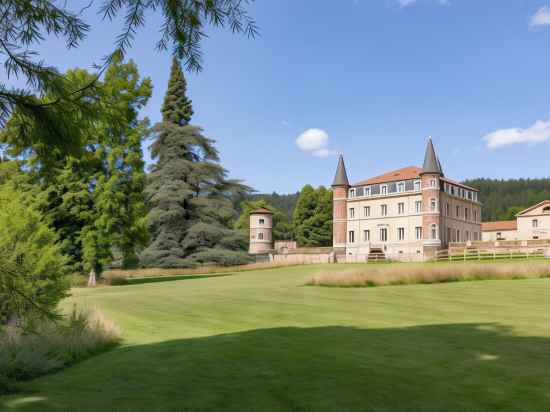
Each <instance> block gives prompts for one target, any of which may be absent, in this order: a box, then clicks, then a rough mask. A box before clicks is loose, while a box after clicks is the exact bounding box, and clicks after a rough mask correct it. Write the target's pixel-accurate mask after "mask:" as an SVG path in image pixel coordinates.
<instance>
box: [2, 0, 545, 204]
mask: <svg viewBox="0 0 550 412" xmlns="http://www.w3.org/2000/svg"><path fill="white" fill-rule="evenodd" d="M87 3H88V0H85V1H80V0H74V1H73V0H72V1H71V2H69V4H71V7H74V9H75V10H76V9H78V8H79V6H80V5H85V4H87ZM73 4H74V5H73ZM250 12H251V14H253V16H254V17H255V18H256V20H257V23H258V24H259V26H260V30H261V36H260V37H258V38H257V39H255V40H249V39H247V38H245V37H241V36H235V35H232V34H231V33H229V32H226V31H223V30H212V31H211V32H210V38H209V39H207V40H206V41H205V42H204V44H203V50H204V58H205V59H204V65H205V69H204V71H203V72H201V73H200V74H193V73H187V79H188V82H189V95H190V97H191V99H192V100H193V105H194V110H195V116H194V119H193V123H194V124H197V125H200V126H202V127H203V128H204V130H205V134H206V135H207V136H209V137H211V138H213V139H215V140H216V141H217V147H218V149H219V150H220V153H221V157H222V163H223V165H224V166H225V167H226V168H227V169H228V170H229V171H230V175H231V177H235V178H241V179H244V180H245V181H246V182H247V183H248V184H249V185H251V186H253V187H254V188H255V189H257V190H258V191H260V192H271V191H277V192H279V193H288V192H293V191H296V190H298V189H300V187H302V186H303V185H304V184H306V183H310V184H313V185H321V184H324V185H330V183H331V181H332V177H333V174H334V169H335V166H336V160H337V159H336V154H337V153H340V152H341V153H343V154H344V158H345V161H346V165H347V168H348V173H349V175H350V180H352V181H358V180H362V179H365V178H368V177H370V176H373V175H376V174H380V173H382V172H385V171H388V170H391V169H394V168H399V167H403V166H408V165H419V164H421V162H422V156H423V153H424V146H425V140H426V137H427V136H428V135H431V136H432V137H433V139H434V143H435V146H436V149H437V151H438V154H439V156H440V158H441V161H442V164H443V167H444V169H445V171H446V174H447V175H448V176H449V177H451V178H454V179H460V180H461V179H466V178H472V177H494V178H511V177H543V176H544V177H546V176H550V169H549V168H548V160H549V159H550V121H549V119H550V74H549V73H550V0H546V1H545V0H542V1H541V0H539V1H530V0H524V1H515V0H509V1H502V0H484V1H479V0H448V1H444V0H416V1H414V0H315V1H314V0H300V1H297V0H257V1H256V2H255V3H254V4H253V5H252V7H251V8H250ZM85 18H86V19H87V20H88V21H89V22H90V23H92V25H93V30H92V32H91V33H90V34H89V36H88V38H87V40H86V41H85V42H84V43H83V44H82V45H81V47H80V48H79V49H78V50H75V51H70V52H67V51H66V50H65V49H64V48H63V46H62V44H60V42H56V41H48V42H47V43H46V44H44V45H43V47H41V48H40V51H41V53H42V56H43V57H44V58H45V59H46V60H47V61H48V62H50V63H54V64H56V65H57V66H58V67H60V68H61V69H67V68H70V67H75V66H80V67H91V65H92V63H94V62H98V61H99V60H100V59H101V57H102V56H103V55H105V54H106V53H107V52H108V51H109V50H110V49H111V48H112V45H113V42H114V39H115V36H116V34H117V33H118V30H119V29H120V26H118V25H115V24H112V23H106V22H102V21H101V19H100V18H99V17H98V16H96V15H95V14H93V13H92V12H91V11H88V12H87V13H86V14H85ZM159 21H160V20H159V18H158V17H157V16H150V19H149V21H148V25H147V27H146V28H145V29H143V30H142V31H141V33H140V34H139V35H138V36H137V38H136V41H135V44H134V47H133V49H132V50H131V51H130V53H129V57H131V58H133V59H134V60H135V61H136V62H137V64H138V66H139V69H140V72H141V74H142V75H143V76H150V77H151V78H152V80H153V84H154V88H155V89H154V95H153V97H152V99H151V100H150V102H149V104H148V106H147V108H146V110H144V112H143V114H144V115H147V116H149V117H150V119H151V120H152V121H157V120H159V118H160V105H161V103H162V98H163V95H164V92H165V90H166V83H167V78H168V73H169V66H170V56H169V55H168V54H163V53H158V52H157V51H155V48H154V44H155V41H156V39H157V38H158V34H157V31H156V30H157V29H158V24H159ZM0 77H4V73H3V72H2V73H0ZM309 129H313V130H309ZM304 132H306V133H305V134H304ZM303 134H304V135H303ZM301 135H303V136H302V137H301V138H300V140H299V141H298V143H299V144H297V139H298V138H299V136H301Z"/></svg>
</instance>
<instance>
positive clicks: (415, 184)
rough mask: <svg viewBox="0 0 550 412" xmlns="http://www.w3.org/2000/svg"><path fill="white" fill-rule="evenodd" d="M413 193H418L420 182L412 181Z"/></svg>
mask: <svg viewBox="0 0 550 412" xmlns="http://www.w3.org/2000/svg"><path fill="white" fill-rule="evenodd" d="M414 191H415V192H420V180H415V181H414Z"/></svg>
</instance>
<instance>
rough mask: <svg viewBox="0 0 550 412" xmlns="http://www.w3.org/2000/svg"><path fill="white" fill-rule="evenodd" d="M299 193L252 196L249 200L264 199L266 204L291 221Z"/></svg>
mask: <svg viewBox="0 0 550 412" xmlns="http://www.w3.org/2000/svg"><path fill="white" fill-rule="evenodd" d="M299 195H300V192H296V193H290V194H288V195H280V194H278V193H275V192H273V193H272V194H265V193H264V194H260V193H258V194H253V195H250V199H251V200H258V199H264V200H265V201H266V202H267V203H269V204H270V205H271V206H273V207H274V208H276V209H279V210H280V211H281V212H283V213H285V214H286V215H287V216H288V217H289V218H290V219H292V213H293V212H294V208H295V207H296V202H297V201H298V196H299Z"/></svg>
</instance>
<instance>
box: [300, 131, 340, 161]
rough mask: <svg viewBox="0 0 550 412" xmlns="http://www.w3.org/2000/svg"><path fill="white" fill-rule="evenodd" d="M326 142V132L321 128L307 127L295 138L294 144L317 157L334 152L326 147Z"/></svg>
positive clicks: (327, 141)
mask: <svg viewBox="0 0 550 412" xmlns="http://www.w3.org/2000/svg"><path fill="white" fill-rule="evenodd" d="M328 143H329V137H328V133H327V132H325V131H324V130H321V129H307V130H306V131H305V132H303V133H302V134H301V135H300V136H298V138H297V139H296V145H297V146H298V148H299V149H300V150H302V151H304V152H308V153H311V154H312V155H313V156H317V157H327V156H331V155H333V154H336V152H335V151H334V150H331V149H329V148H328V147H327V146H328Z"/></svg>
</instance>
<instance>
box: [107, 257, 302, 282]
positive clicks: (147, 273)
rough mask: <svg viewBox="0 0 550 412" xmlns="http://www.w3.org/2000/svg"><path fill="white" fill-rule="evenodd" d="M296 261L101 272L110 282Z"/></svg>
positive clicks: (267, 266) (244, 270)
mask: <svg viewBox="0 0 550 412" xmlns="http://www.w3.org/2000/svg"><path fill="white" fill-rule="evenodd" d="M296 265H298V264H297V263H286V262H277V263H275V262H266V263H251V264H249V265H240V266H203V267H198V268H192V269H175V268H174V269H162V268H142V269H131V270H124V269H111V270H106V271H105V272H103V275H102V277H103V279H104V280H105V282H106V283H107V284H111V283H112V282H113V280H114V279H129V278H144V277H162V276H180V275H208V274H214V273H234V272H246V271H249V270H260V269H276V268H281V267H286V266H296Z"/></svg>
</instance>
